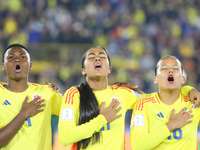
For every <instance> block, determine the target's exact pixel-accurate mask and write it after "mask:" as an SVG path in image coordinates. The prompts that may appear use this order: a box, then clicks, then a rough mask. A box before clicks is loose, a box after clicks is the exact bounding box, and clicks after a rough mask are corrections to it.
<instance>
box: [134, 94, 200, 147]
mask: <svg viewBox="0 0 200 150" xmlns="http://www.w3.org/2000/svg"><path fill="white" fill-rule="evenodd" d="M184 107H187V110H188V111H189V110H191V109H192V105H191V100H190V99H189V97H186V96H183V95H182V94H180V96H179V98H178V100H177V101H176V102H175V103H173V104H172V105H166V104H164V103H163V102H162V101H161V100H160V99H159V96H158V93H152V94H149V95H148V96H147V97H146V98H143V99H141V100H140V101H138V102H137V104H136V105H135V106H134V110H133V115H132V121H131V133H130V134H131V135H130V138H131V145H132V149H133V150H189V149H191V150H194V149H197V126H198V123H199V118H200V108H196V109H193V112H192V114H194V117H193V118H192V120H193V122H192V123H190V124H188V125H186V126H184V127H182V128H180V129H175V130H174V131H173V132H172V133H170V132H169V130H168V128H167V126H166V123H167V122H169V117H170V115H171V111H172V109H173V108H174V109H175V114H177V113H179V112H180V111H181V110H182V109H183V108H184Z"/></svg>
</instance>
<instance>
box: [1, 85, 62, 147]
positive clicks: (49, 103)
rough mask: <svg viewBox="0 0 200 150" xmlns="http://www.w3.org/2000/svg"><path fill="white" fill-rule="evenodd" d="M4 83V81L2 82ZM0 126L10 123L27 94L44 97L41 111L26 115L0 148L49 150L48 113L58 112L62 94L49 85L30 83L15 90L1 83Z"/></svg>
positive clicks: (49, 125)
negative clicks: (52, 89)
mask: <svg viewBox="0 0 200 150" xmlns="http://www.w3.org/2000/svg"><path fill="white" fill-rule="evenodd" d="M2 84H3V83H2ZM0 95H1V99H0V110H1V112H0V128H3V127H4V126H6V125H7V124H9V123H10V122H11V121H12V120H13V119H14V118H15V117H16V116H17V114H18V113H19V112H20V110H21V106H22V103H23V102H24V100H25V98H26V95H29V102H30V101H32V100H33V99H34V98H35V97H37V96H41V98H42V99H45V104H46V106H45V107H44V111H43V112H40V113H38V114H37V115H35V116H33V117H30V118H27V119H26V121H25V122H24V124H23V125H22V127H21V128H20V130H19V131H18V132H17V134H16V135H15V136H14V137H13V138H12V140H11V141H10V142H9V143H8V144H7V145H6V146H4V147H3V148H2V149H1V150H23V149H27V150H28V149H30V150H51V149H52V148H51V140H52V138H51V136H52V135H51V115H59V112H60V107H61V101H62V96H61V95H60V94H59V93H56V92H52V91H51V89H50V88H49V87H48V85H39V84H33V83H29V87H28V88H27V90H26V91H24V92H21V93H15V92H11V91H9V90H7V89H6V88H4V86H2V85H0Z"/></svg>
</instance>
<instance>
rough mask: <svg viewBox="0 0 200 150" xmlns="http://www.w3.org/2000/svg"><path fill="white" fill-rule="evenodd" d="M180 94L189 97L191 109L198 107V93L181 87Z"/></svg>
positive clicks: (199, 98) (199, 96) (199, 101)
mask: <svg viewBox="0 0 200 150" xmlns="http://www.w3.org/2000/svg"><path fill="white" fill-rule="evenodd" d="M181 94H182V95H184V96H188V97H190V99H191V103H192V106H193V108H195V107H200V93H199V91H197V90H196V89H195V88H193V87H191V86H183V87H181Z"/></svg>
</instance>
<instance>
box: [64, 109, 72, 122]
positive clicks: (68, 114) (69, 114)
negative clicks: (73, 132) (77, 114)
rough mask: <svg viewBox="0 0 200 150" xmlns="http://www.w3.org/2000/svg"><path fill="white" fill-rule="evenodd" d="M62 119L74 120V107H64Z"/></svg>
mask: <svg viewBox="0 0 200 150" xmlns="http://www.w3.org/2000/svg"><path fill="white" fill-rule="evenodd" d="M61 120H71V121H72V120H73V108H70V107H68V108H63V109H62V115H61Z"/></svg>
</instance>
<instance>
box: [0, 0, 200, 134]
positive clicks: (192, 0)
mask: <svg viewBox="0 0 200 150" xmlns="http://www.w3.org/2000/svg"><path fill="white" fill-rule="evenodd" d="M12 43H21V44H22V45H25V46H26V47H28V48H29V49H30V51H31V58H32V62H33V70H32V72H31V75H30V77H29V79H30V81H31V82H35V83H41V82H43V81H48V82H52V83H55V84H56V85H58V86H59V87H60V92H61V93H63V92H65V91H66V90H67V89H68V88H69V87H71V86H73V85H77V84H79V83H80V82H81V81H83V77H82V75H81V67H80V66H81V62H80V60H81V56H82V54H83V53H84V51H86V50H87V49H89V48H90V47H92V46H96V45H99V46H105V47H106V48H107V49H108V51H109V53H110V55H111V61H112V74H111V75H110V76H109V84H111V83H113V82H116V81H127V82H131V83H134V84H136V85H138V86H139V88H140V89H141V90H143V91H144V92H146V93H150V92H153V91H156V90H157V87H156V86H155V85H154V84H153V77H154V68H155V63H156V62H157V60H158V59H159V58H161V57H162V56H165V55H169V54H170V55H175V56H176V57H178V58H179V59H180V60H181V62H182V64H183V68H184V71H185V76H186V77H187V82H186V84H189V85H191V86H193V87H195V88H197V89H198V90H200V67H199V66H200V65H199V64H200V1H198V0H162V1H161V0H91V1H90V0H71V1H70V0H0V49H1V51H0V53H1V54H2V52H3V49H4V48H5V47H7V46H8V45H9V44H12ZM0 81H6V78H5V73H3V71H2V70H1V71H0ZM130 114H131V113H130V112H129V113H128V115H127V116H128V117H127V122H129V120H130ZM128 126H129V123H127V130H128Z"/></svg>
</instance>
